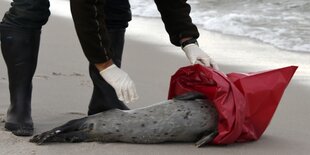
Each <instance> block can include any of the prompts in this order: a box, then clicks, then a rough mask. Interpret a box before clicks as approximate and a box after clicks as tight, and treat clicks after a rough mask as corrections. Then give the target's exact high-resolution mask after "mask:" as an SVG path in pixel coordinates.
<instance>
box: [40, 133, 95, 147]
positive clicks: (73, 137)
mask: <svg viewBox="0 0 310 155" xmlns="http://www.w3.org/2000/svg"><path fill="white" fill-rule="evenodd" d="M87 133H88V132H87V131H83V130H82V131H74V132H69V133H63V134H58V135H54V136H53V137H49V138H47V139H46V140H45V141H42V142H41V144H43V143H48V142H69V143H78V142H86V141H89V136H88V134H87Z"/></svg>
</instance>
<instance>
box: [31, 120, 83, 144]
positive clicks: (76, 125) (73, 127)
mask: <svg viewBox="0 0 310 155" xmlns="http://www.w3.org/2000/svg"><path fill="white" fill-rule="evenodd" d="M85 121H86V117H85V118H81V119H76V120H71V121H69V122H67V123H66V124H64V125H62V126H59V127H56V128H54V129H52V130H50V131H47V132H44V133H42V134H39V135H36V136H34V137H33V138H31V139H30V140H29V141H30V142H32V143H37V144H38V145H41V144H43V143H44V142H46V141H48V139H49V138H51V137H55V136H57V135H60V134H64V133H70V132H73V131H79V130H84V129H85V128H86V126H85V125H84V123H85Z"/></svg>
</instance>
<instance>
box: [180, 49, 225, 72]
mask: <svg viewBox="0 0 310 155" xmlns="http://www.w3.org/2000/svg"><path fill="white" fill-rule="evenodd" d="M182 49H183V51H184V52H185V54H186V56H187V58H188V60H189V61H190V62H191V64H197V63H199V64H202V65H205V66H208V67H212V68H214V69H215V70H219V67H218V65H217V64H216V63H215V62H214V61H213V60H212V59H211V58H210V56H209V55H208V54H207V53H205V52H204V51H202V50H201V49H200V48H199V46H198V45H197V44H195V43H191V44H188V45H186V46H185V47H183V48H182Z"/></svg>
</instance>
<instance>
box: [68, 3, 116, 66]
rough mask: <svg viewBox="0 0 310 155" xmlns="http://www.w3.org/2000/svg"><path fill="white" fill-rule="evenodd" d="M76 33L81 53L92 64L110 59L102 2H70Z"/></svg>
mask: <svg viewBox="0 0 310 155" xmlns="http://www.w3.org/2000/svg"><path fill="white" fill-rule="evenodd" d="M70 6H71V13H72V17H73V21H74V26H75V29H76V33H77V35H78V38H79V41H80V44H81V46H82V49H83V52H84V54H85V56H86V58H87V59H88V61H89V62H90V63H92V64H96V63H105V62H107V61H108V60H110V59H111V51H110V40H109V36H108V31H107V28H106V23H105V18H104V14H103V12H104V11H103V6H104V3H103V1H102V0H70Z"/></svg>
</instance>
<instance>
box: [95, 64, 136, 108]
mask: <svg viewBox="0 0 310 155" xmlns="http://www.w3.org/2000/svg"><path fill="white" fill-rule="evenodd" d="M100 75H101V76H102V77H103V79H105V80H106V81H107V82H108V83H109V84H110V85H111V86H112V87H113V88H114V90H115V92H116V94H117V97H118V99H119V100H121V101H123V102H125V103H130V102H134V101H136V100H137V99H138V95H137V92H136V87H135V84H134V83H133V81H132V80H131V79H130V77H129V76H128V74H127V73H126V72H124V71H123V70H121V69H120V68H118V67H117V66H116V65H114V64H112V65H111V66H109V67H108V68H106V69H104V70H102V71H101V72H100Z"/></svg>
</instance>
